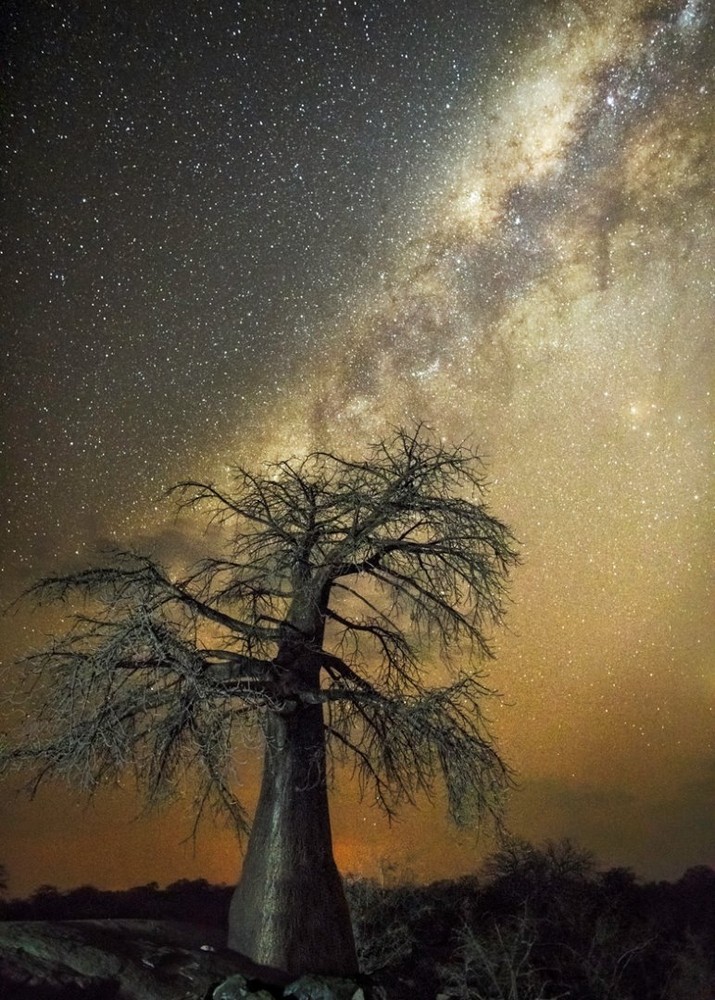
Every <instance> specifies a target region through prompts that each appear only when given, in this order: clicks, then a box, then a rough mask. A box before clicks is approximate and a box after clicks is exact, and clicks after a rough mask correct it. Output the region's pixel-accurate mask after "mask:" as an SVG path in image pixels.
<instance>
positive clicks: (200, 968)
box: [0, 920, 236, 1000]
mask: <svg viewBox="0 0 715 1000" xmlns="http://www.w3.org/2000/svg"><path fill="white" fill-rule="evenodd" d="M222 945H223V934H222V933H221V931H220V930H219V929H218V928H211V927H208V928H207V927H194V926H192V925H190V924H183V923H178V922H174V921H161V920H67V921H46V920H35V921H25V920H21V921H6V922H3V923H0V996H2V997H3V1000H16V998H17V1000H21V998H22V1000H24V998H25V997H28V998H29V997H33V998H44V997H47V998H58V1000H59V998H62V1000H65V998H66V1000H71V998H77V1000H80V998H84V1000H95V998H97V1000H99V998H102V997H107V998H110V997H117V998H130V997H131V998H132V1000H183V998H186V1000H189V998H191V1000H194V998H197V1000H198V998H203V997H205V996H207V994H208V993H209V991H210V988H211V986H212V985H216V984H217V983H218V982H220V981H221V980H222V979H224V978H226V976H228V975H230V974H231V973H232V972H234V971H236V960H235V956H232V954H231V953H230V952H224V951H223V950H222ZM202 946H203V947H202Z"/></svg>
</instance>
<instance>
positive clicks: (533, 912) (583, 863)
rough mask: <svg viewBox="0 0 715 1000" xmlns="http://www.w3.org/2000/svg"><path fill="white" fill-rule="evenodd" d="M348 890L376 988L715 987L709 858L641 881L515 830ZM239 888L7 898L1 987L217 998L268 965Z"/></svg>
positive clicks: (149, 998)
mask: <svg viewBox="0 0 715 1000" xmlns="http://www.w3.org/2000/svg"><path fill="white" fill-rule="evenodd" d="M346 889H347V892H348V897H349V901H350V905H351V909H352V913H353V924H354V928H355V936H356V943H357V947H358V954H359V958H360V964H361V968H362V970H363V972H364V973H366V974H367V977H368V981H369V984H370V986H371V992H372V996H373V998H374V1000H435V998H440V1000H556V998H559V1000H715V871H714V870H713V869H712V868H709V867H707V866H705V865H702V866H698V867H695V868H691V869H689V870H688V871H687V872H686V873H685V874H684V875H683V876H682V877H681V878H680V879H679V880H678V881H677V882H674V883H669V882H657V883H655V882H651V883H641V882H639V880H638V879H636V877H635V875H634V874H633V873H632V872H631V871H629V870H627V869H622V868H617V869H611V870H609V871H598V870H597V868H596V866H595V864H594V862H593V859H592V858H591V856H590V855H589V854H588V853H587V852H584V851H581V850H579V849H578V848H575V847H574V846H573V845H572V844H570V843H569V842H568V841H564V842H561V843H558V844H554V843H547V844H546V845H544V846H543V847H534V846H533V845H531V844H527V843H523V842H516V841H515V842H512V843H511V844H510V845H509V846H508V847H506V848H505V849H503V850H502V851H500V852H498V853H497V854H495V855H494V856H493V857H492V858H490V859H489V860H488V862H487V863H486V865H485V867H484V869H483V870H482V872H481V873H480V875H479V877H477V876H469V877H466V878H463V879H460V880H458V881H450V882H439V883H434V884H432V885H427V886H424V885H417V884H415V883H413V882H411V881H410V880H409V879H405V878H404V877H402V878H399V879H398V878H396V877H395V875H394V873H392V872H391V871H390V870H386V871H385V873H384V877H383V878H382V879H380V880H378V881H375V880H369V879H348V880H347V883H346ZM230 896H231V889H230V888H228V887H226V886H211V885H209V884H208V883H206V882H204V881H201V880H199V881H197V882H188V881H181V882H177V883H174V884H173V885H171V886H169V887H168V888H166V889H159V887H158V886H156V885H153V884H152V885H148V886H141V887H139V888H137V889H130V890H125V891H122V892H102V891H100V890H97V889H93V888H91V887H83V888H81V889H75V890H72V891H71V892H67V893H60V892H58V891H57V890H56V889H54V888H53V887H51V886H43V887H42V888H41V889H38V890H37V892H36V893H34V895H33V896H32V897H30V899H27V900H10V901H7V902H4V903H3V902H0V915H1V916H2V917H4V920H0V997H2V1000H25V998H28V997H31V998H33V1000H43V998H46V1000H75V998H76V1000H95V998H97V1000H98V998H104V997H107V998H112V997H115V998H117V1000H169V998H171V1000H206V998H209V997H210V996H211V994H212V992H213V988H214V987H215V986H216V985H217V984H218V983H219V982H221V981H222V980H224V979H225V978H226V976H227V975H229V974H230V973H231V972H232V971H234V970H236V969H237V968H238V969H239V971H241V972H243V973H244V975H246V976H247V977H248V978H249V979H252V978H253V976H254V975H256V974H257V973H256V969H255V967H251V966H250V964H249V965H247V964H246V963H245V962H242V960H241V959H240V958H239V956H236V955H235V953H233V952H229V951H227V950H225V949H224V948H223V943H224V940H225V926H226V916H227V911H228V904H229V900H230ZM251 986H252V988H255V989H257V988H258V986H257V984H256V985H254V984H253V983H252V984H251ZM367 992H368V991H367V990H366V993H367ZM280 993H281V990H280V989H276V990H275V991H274V994H273V995H280ZM304 995H305V996H306V997H307V996H310V997H312V994H304ZM268 996H269V995H268V994H267V993H266V994H263V996H262V1000H267V998H268ZM316 996H318V994H316ZM323 998H326V1000H327V996H326V994H321V995H320V1000H323Z"/></svg>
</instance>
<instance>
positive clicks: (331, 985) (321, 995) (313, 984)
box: [283, 975, 365, 1000]
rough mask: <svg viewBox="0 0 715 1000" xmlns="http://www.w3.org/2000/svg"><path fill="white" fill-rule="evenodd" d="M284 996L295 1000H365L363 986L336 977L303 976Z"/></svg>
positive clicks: (350, 980)
mask: <svg viewBox="0 0 715 1000" xmlns="http://www.w3.org/2000/svg"><path fill="white" fill-rule="evenodd" d="M283 996H284V997H295V1000H365V994H364V992H363V989H362V987H361V986H358V984H357V983H356V982H354V981H353V980H352V979H340V978H339V977H336V976H313V975H305V976H301V977H300V979H296V981H295V982H293V983H290V984H289V985H288V986H286V988H285V989H284V991H283Z"/></svg>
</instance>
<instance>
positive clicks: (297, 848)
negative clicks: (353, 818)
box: [228, 705, 357, 975]
mask: <svg viewBox="0 0 715 1000" xmlns="http://www.w3.org/2000/svg"><path fill="white" fill-rule="evenodd" d="M228 946H229V948H232V949H234V950H235V951H238V952H241V953H242V954H243V955H246V956H248V957H249V958H250V959H252V960H253V961H254V962H257V963H259V964H260V965H265V966H271V967H272V968H274V969H280V970H282V971H284V972H288V973H290V974H291V975H292V974H295V975H300V974H301V973H304V972H316V973H323V974H326V975H350V974H353V973H355V972H357V959H356V956H355V944H354V941H353V934H352V927H351V923H350V914H349V911H348V907H347V902H346V900H345V894H344V892H343V886H342V881H341V878H340V875H339V873H338V870H337V867H336V865H335V861H334V859H333V847H332V836H331V831H330V814H329V811H328V795H327V787H326V774H325V733H324V727H323V712H322V706H321V705H303V706H301V707H300V708H298V709H297V710H295V711H294V712H292V713H290V714H286V715H278V714H273V713H271V714H270V715H269V717H268V720H267V727H266V751H265V761H264V768H263V780H262V784H261V793H260V798H259V802H258V807H257V810H256V816H255V819H254V822H253V828H252V830H251V836H250V839H249V843H248V850H247V853H246V859H245V862H244V866H243V873H242V875H241V880H240V882H239V884H238V886H237V888H236V891H235V893H234V895H233V899H232V901H231V910H230V914H229V937H228Z"/></svg>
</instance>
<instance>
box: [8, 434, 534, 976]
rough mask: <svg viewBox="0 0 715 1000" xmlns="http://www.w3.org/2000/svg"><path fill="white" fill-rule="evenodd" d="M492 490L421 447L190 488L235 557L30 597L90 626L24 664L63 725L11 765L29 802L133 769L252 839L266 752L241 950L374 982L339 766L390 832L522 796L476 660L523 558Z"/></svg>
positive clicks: (43, 732)
mask: <svg viewBox="0 0 715 1000" xmlns="http://www.w3.org/2000/svg"><path fill="white" fill-rule="evenodd" d="M485 485H486V484H485V478H484V472H483V469H482V466H481V464H480V461H479V459H478V457H477V456H476V454H475V453H474V452H473V451H471V450H470V449H469V448H466V447H464V446H458V447H451V446H447V445H445V444H443V443H440V442H438V441H435V440H434V439H433V438H432V437H430V435H429V434H428V433H426V432H425V430H424V428H422V427H418V428H417V429H416V430H414V431H412V432H408V431H405V430H400V431H398V432H396V433H395V434H394V435H393V436H392V437H391V438H387V439H385V440H383V441H382V442H380V443H379V444H377V445H374V446H372V447H371V448H370V449H369V451H368V452H367V455H366V457H365V458H363V459H351V458H345V457H341V456H339V455H337V454H334V453H328V452H323V451H315V452H313V453H312V454H310V455H308V456H307V457H305V458H301V459H290V460H288V461H282V462H278V463H277V464H274V465H270V466H267V467H264V469H263V470H262V471H260V472H251V471H249V470H247V469H245V468H238V469H236V470H235V471H234V472H233V474H232V479H231V482H230V485H229V486H227V487H226V489H223V488H221V487H220V486H218V485H215V484H213V483H203V482H192V481H187V482H182V483H180V484H179V485H178V486H176V487H174V489H173V491H171V492H173V495H174V497H175V499H177V502H178V506H179V507H180V508H182V509H185V510H189V511H192V512H199V513H202V514H204V516H205V518H206V520H207V521H208V522H209V523H212V524H213V525H214V526H215V528H216V529H217V530H216V531H215V534H216V535H217V536H218V537H219V538H220V540H221V545H222V548H221V550H220V552H221V554H219V555H208V556H207V557H206V558H204V559H203V560H202V561H201V562H199V563H198V564H196V565H194V566H192V567H191V568H190V569H188V570H184V571H183V572H182V573H181V574H176V573H173V572H169V571H167V570H166V569H164V568H162V566H160V565H159V564H158V563H157V562H156V561H155V559H153V558H151V557H148V556H145V555H138V554H135V553H127V552H119V553H114V554H113V556H112V558H111V560H110V561H109V564H108V565H104V566H99V567H95V568H91V569H87V570H84V571H81V572H75V573H71V574H69V575H64V576H56V577H51V578H47V579H43V580H41V581H40V582H39V583H37V584H36V585H35V586H33V587H32V588H31V589H30V591H29V592H28V593H29V594H30V595H31V596H32V597H34V598H35V599H36V600H38V601H40V602H47V601H57V600H59V601H68V600H80V601H81V602H83V603H82V604H81V607H80V610H79V612H78V613H77V614H76V615H75V617H74V619H73V623H72V624H71V626H70V627H69V629H68V631H67V632H66V633H65V634H63V635H62V636H61V637H59V638H58V639H57V640H56V641H55V642H53V643H52V645H50V647H49V648H47V649H45V650H43V651H42V652H39V653H37V654H35V655H31V656H30V657H29V659H28V660H27V665H28V666H29V667H30V668H36V669H38V670H39V672H40V674H41V676H42V678H44V681H43V680H41V681H40V687H39V688H38V687H37V686H35V692H37V691H38V690H40V691H43V692H44V703H42V704H41V705H40V706H39V708H38V710H37V711H36V712H35V714H34V716H33V718H34V722H33V725H32V729H31V731H30V732H27V733H25V734H24V735H23V737H22V739H21V741H20V742H19V744H18V745H17V746H16V747H15V748H14V749H12V750H10V751H8V752H6V753H5V755H4V760H5V764H6V765H18V766H28V765H29V766H30V767H31V773H32V780H31V785H30V787H31V789H35V788H36V787H37V786H38V784H39V783H40V782H41V781H43V780H44V779H46V778H49V777H51V776H62V777H65V778H68V779H70V780H71V781H73V782H75V783H79V785H80V786H82V787H83V788H85V789H86V790H88V791H90V792H91V791H93V790H94V789H96V788H98V787H99V786H100V785H103V784H106V782H107V781H109V780H113V779H116V778H117V777H118V776H119V775H120V774H122V773H123V772H124V771H125V770H126V769H127V768H128V767H133V768H134V770H135V774H136V777H137V780H138V782H139V783H140V784H141V785H142V786H143V787H144V789H145V792H146V795H147V797H148V800H149V801H150V802H157V801H159V800H161V799H162V798H164V797H165V796H166V795H167V793H171V792H175V791H177V790H178V789H179V787H180V788H181V789H184V788H185V787H186V780H187V779H186V775H187V772H189V771H193V772H194V773H195V780H194V787H195V788H196V811H195V815H196V817H197V818H198V817H199V816H200V815H201V814H202V813H203V812H204V811H205V810H206V809H207V808H209V809H210V808H212V807H216V808H219V809H222V810H225V811H227V812H228V814H229V816H230V817H231V821H232V823H233V824H234V825H235V827H236V829H237V830H238V831H239V833H249V823H248V817H247V815H246V811H245V809H244V807H243V805H242V804H241V802H240V800H239V799H238V798H237V796H236V786H237V775H236V773H235V768H236V751H237V747H238V746H239V745H241V741H242V740H244V741H245V739H246V736H247V734H248V736H249V737H250V738H251V740H252V741H253V743H254V745H255V736H256V733H258V734H259V735H261V736H262V745H263V748H264V749H263V753H264V758H263V774H262V783H261V789H260V796H259V800H258V805H257V807H256V811H255V815H254V817H253V822H252V824H251V825H250V833H249V836H248V843H247V850H246V854H245V859H244V863H243V868H242V874H241V878H240V881H239V884H238V887H237V889H236V892H235V895H234V898H233V902H232V905H231V911H230V919H229V939H228V940H229V946H230V947H231V948H233V949H235V950H236V951H238V952H241V953H243V954H245V955H247V956H249V957H250V958H251V959H253V960H254V961H255V962H257V963H259V964H261V965H264V966H271V967H274V968H278V969H281V970H284V971H287V972H289V973H296V974H299V973H301V972H304V971H311V972H321V973H327V974H349V973H351V972H354V971H355V970H356V967H357V963H356V958H355V948H354V943H353V937H352V930H351V925H350V917H349V913H348V909H347V905H346V902H345V897H344V894H343V889H342V883H341V879H340V876H339V873H338V870H337V867H336V865H335V862H334V859H333V850H332V839H331V829H330V819H329V811H328V785H329V782H330V779H331V778H332V777H333V776H334V774H335V773H336V768H335V765H336V764H338V765H340V764H341V763H343V762H347V763H349V764H352V767H353V768H354V771H355V773H356V775H357V778H358V781H359V786H360V789H361V791H362V793H363V794H368V795H369V796H371V798H372V799H374V802H375V803H376V804H377V805H378V806H379V807H381V808H382V809H383V810H385V811H386V812H387V813H392V812H394V810H396V809H397V808H398V807H399V806H400V805H401V804H402V803H403V802H405V801H410V802H413V801H415V799H416V798H418V797H419V795H420V794H421V793H423V792H425V793H430V792H431V791H432V789H433V788H434V787H435V785H439V783H440V781H441V782H442V783H443V786H444V788H445V789H446V797H447V802H448V808H449V811H450V814H451V815H452V817H453V818H454V820H455V821H457V822H458V823H467V822H471V821H473V820H479V819H480V818H488V817H489V816H492V817H497V816H498V813H499V803H500V800H501V793H502V792H503V790H504V788H505V786H506V785H507V784H508V783H509V770H508V768H507V766H506V765H505V763H504V762H503V761H502V759H501V757H500V756H499V753H498V751H497V749H496V748H495V745H494V743H493V741H492V739H491V737H490V734H489V732H488V729H487V727H486V725H485V720H484V716H483V711H482V706H483V702H484V698H485V696H487V695H489V694H490V693H491V692H490V690H489V689H488V688H487V687H486V686H485V683H484V674H483V669H482V667H481V666H480V660H482V659H483V658H484V657H485V656H487V657H488V656H489V655H491V654H490V648H489V636H488V629H489V627H491V626H492V625H493V624H494V623H495V622H498V621H499V620H500V618H501V616H502V613H503V602H504V587H505V583H506V580H507V576H508V572H509V570H510V568H511V567H512V566H513V565H514V564H515V562H516V560H517V556H516V552H515V543H514V539H513V536H512V534H511V532H510V530H509V529H508V528H507V527H506V526H505V525H504V524H503V523H501V522H500V521H499V520H498V519H497V518H496V517H494V516H493V515H492V514H491V513H490V512H489V510H488V508H487V507H486V505H485V503H484V496H483V494H484V490H485ZM43 683H44V686H43ZM338 773H340V774H342V773H344V772H343V771H342V770H338Z"/></svg>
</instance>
